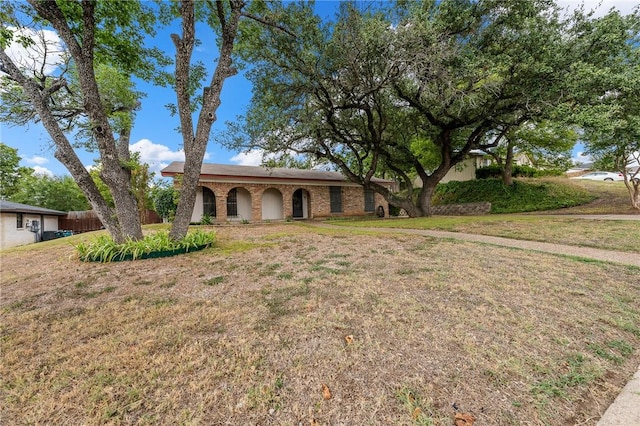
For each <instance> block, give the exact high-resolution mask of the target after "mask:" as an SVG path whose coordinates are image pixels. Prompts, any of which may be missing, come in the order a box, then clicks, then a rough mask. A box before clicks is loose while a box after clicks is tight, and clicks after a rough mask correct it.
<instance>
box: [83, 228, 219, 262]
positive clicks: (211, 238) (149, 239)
mask: <svg viewBox="0 0 640 426" xmlns="http://www.w3.org/2000/svg"><path fill="white" fill-rule="evenodd" d="M215 240H216V236H215V233H214V232H205V231H202V230H197V231H194V232H190V233H188V234H187V235H186V236H185V237H184V238H183V239H182V240H180V241H173V240H172V239H170V238H169V233H168V232H166V231H159V232H156V233H154V234H150V235H147V236H145V237H144V238H143V239H141V240H135V241H134V240H131V239H129V240H127V241H125V242H124V243H122V244H116V243H115V242H114V241H113V240H112V239H111V237H109V236H107V235H101V236H99V237H98V238H96V239H95V240H94V241H93V242H89V243H80V244H78V245H76V246H75V248H76V250H77V251H78V254H79V257H80V260H83V261H93V262H112V261H121V260H136V259H141V258H147V257H164V256H172V255H176V254H180V253H186V252H189V251H194V250H199V249H202V248H205V247H209V246H210V245H212V244H213V243H214V242H215Z"/></svg>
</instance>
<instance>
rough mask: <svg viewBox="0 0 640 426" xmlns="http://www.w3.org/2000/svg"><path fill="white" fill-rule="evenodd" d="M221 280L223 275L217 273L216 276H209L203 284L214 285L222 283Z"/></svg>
mask: <svg viewBox="0 0 640 426" xmlns="http://www.w3.org/2000/svg"><path fill="white" fill-rule="evenodd" d="M223 281H224V276H222V275H218V276H216V277H212V278H209V279H208V280H206V281H205V282H204V284H205V285H211V286H214V285H218V284H222V282H223Z"/></svg>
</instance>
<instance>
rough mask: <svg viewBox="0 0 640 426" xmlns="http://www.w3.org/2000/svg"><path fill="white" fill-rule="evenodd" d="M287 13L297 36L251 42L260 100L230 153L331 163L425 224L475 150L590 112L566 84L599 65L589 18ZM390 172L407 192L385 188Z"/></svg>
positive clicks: (484, 2) (404, 8) (476, 10)
mask: <svg viewBox="0 0 640 426" xmlns="http://www.w3.org/2000/svg"><path fill="white" fill-rule="evenodd" d="M287 16H289V17H290V19H291V22H290V25H291V26H292V27H293V28H295V29H296V33H297V34H298V36H297V37H290V36H289V35H288V34H286V33H276V32H274V31H271V30H269V29H268V28H265V29H263V31H262V32H257V33H256V36H255V38H254V40H253V41H254V43H255V46H257V47H256V48H255V49H252V50H251V53H252V54H253V55H252V58H251V59H252V61H253V62H254V63H255V64H256V65H255V68H254V70H253V71H252V73H251V78H252V81H253V83H254V96H253V100H252V105H251V108H250V110H249V112H248V114H247V116H246V120H245V128H244V129H242V130H243V131H244V133H242V132H239V134H238V132H237V129H236V136H237V137H236V138H235V139H234V140H233V142H234V143H235V145H234V146H236V147H244V148H245V149H256V148H259V149H263V150H265V151H266V152H283V151H286V150H293V151H296V152H299V153H302V154H306V155H309V156H312V157H317V158H324V159H327V160H329V161H330V162H331V163H333V164H334V165H335V167H336V168H338V169H340V170H341V171H342V172H343V173H344V174H345V175H346V176H347V177H348V178H349V179H350V180H352V181H354V182H358V183H360V184H362V185H365V186H367V187H371V188H373V189H375V190H376V191H378V192H380V193H381V194H382V195H383V196H385V198H386V199H387V200H388V201H389V202H391V203H392V204H395V205H396V206H399V207H402V208H404V209H405V210H406V211H407V212H408V214H409V215H410V216H423V215H429V214H430V212H431V196H432V194H433V191H434V189H435V186H436V184H437V183H438V182H440V180H441V179H442V178H443V177H444V176H445V175H446V173H447V172H448V171H449V170H450V169H451V168H452V167H454V166H455V165H456V164H458V163H460V162H461V161H462V160H463V159H464V158H465V156H466V155H467V153H468V152H469V151H470V150H472V149H490V148H492V147H496V146H498V145H499V144H500V143H501V141H502V139H503V137H504V135H505V134H507V132H509V131H510V130H512V129H514V128H517V127H519V126H520V125H521V124H522V123H526V122H535V121H538V120H541V119H544V118H546V117H548V116H549V114H550V111H552V110H557V108H559V107H560V106H566V105H575V104H576V103H579V102H581V100H582V99H583V98H581V97H580V95H581V93H573V92H572V91H571V90H570V88H571V85H570V82H571V81H572V78H571V76H572V75H574V74H575V72H576V70H577V69H579V68H580V67H582V66H583V63H594V62H595V60H594V59H593V55H592V54H591V52H590V50H589V48H588V46H586V45H585V44H584V43H583V42H582V40H583V38H584V33H589V32H590V31H591V29H590V28H588V27H587V26H584V25H577V24H579V23H582V22H583V19H585V18H584V17H583V14H581V13H580V12H577V13H576V14H574V15H571V16H567V17H564V16H563V15H562V14H561V11H560V10H559V9H558V8H557V6H556V5H555V4H554V3H553V2H552V1H546V0H526V1H518V2H513V1H506V0H480V1H458V0H456V1H453V0H443V1H440V2H435V1H423V2H398V3H396V4H395V5H394V7H393V8H391V9H389V10H382V9H376V8H371V7H369V8H367V9H366V10H362V9H359V8H358V4H352V3H349V4H344V5H343V6H342V8H341V11H340V14H339V16H338V18H337V20H336V21H335V22H333V23H323V22H321V21H320V20H319V18H317V17H315V16H314V15H313V12H312V10H311V8H310V7H309V6H308V5H305V4H292V5H288V7H287ZM610 47H611V48H612V49H619V48H620V46H619V45H616V44H615V43H612V44H611V46H610ZM489 135H490V136H491V137H488V136H489ZM425 159H428V160H429V161H426V160H425ZM381 173H385V174H387V176H388V175H389V174H393V175H395V176H396V178H397V179H398V180H400V181H401V182H402V183H403V186H404V187H406V188H408V191H406V192H405V194H404V195H400V194H396V193H391V192H389V191H388V190H386V189H385V188H382V187H380V186H379V185H376V184H375V182H373V181H372V180H371V178H372V177H373V176H374V175H376V174H381ZM416 176H417V177H418V179H419V181H420V183H421V184H420V185H418V188H414V184H413V183H414V178H415V177H416Z"/></svg>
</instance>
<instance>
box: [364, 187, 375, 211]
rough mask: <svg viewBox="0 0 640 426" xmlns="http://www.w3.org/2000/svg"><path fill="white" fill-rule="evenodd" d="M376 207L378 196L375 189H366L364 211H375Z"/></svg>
mask: <svg viewBox="0 0 640 426" xmlns="http://www.w3.org/2000/svg"><path fill="white" fill-rule="evenodd" d="M375 209H376V198H375V192H373V189H365V190H364V211H365V212H373V211H375Z"/></svg>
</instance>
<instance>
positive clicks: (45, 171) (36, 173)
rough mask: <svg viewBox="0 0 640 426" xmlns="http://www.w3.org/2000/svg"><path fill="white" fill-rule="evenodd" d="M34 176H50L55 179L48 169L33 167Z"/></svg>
mask: <svg viewBox="0 0 640 426" xmlns="http://www.w3.org/2000/svg"><path fill="white" fill-rule="evenodd" d="M33 175H34V176H48V177H53V172H52V171H51V170H49V169H47V168H46V167H41V166H34V167H33Z"/></svg>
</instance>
